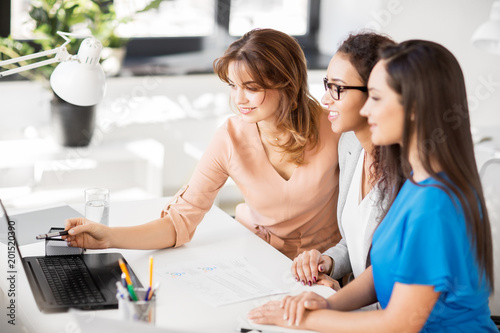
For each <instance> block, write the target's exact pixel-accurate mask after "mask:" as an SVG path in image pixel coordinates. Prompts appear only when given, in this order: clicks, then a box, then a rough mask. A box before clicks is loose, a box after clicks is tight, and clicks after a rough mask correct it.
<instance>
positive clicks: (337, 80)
mask: <svg viewBox="0 0 500 333" xmlns="http://www.w3.org/2000/svg"><path fill="white" fill-rule="evenodd" d="M326 79H327V80H328V82H330V81H335V82H340V83H344V84H346V83H347V82H345V81H344V80H342V79H336V78H333V79H330V78H329V77H328V76H327V77H326Z"/></svg>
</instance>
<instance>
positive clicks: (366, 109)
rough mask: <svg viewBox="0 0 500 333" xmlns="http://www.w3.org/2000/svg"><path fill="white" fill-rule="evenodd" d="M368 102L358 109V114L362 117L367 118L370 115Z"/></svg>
mask: <svg viewBox="0 0 500 333" xmlns="http://www.w3.org/2000/svg"><path fill="white" fill-rule="evenodd" d="M367 105H368V102H366V103H365V104H364V105H363V107H362V108H361V110H359V114H360V115H361V116H363V117H366V118H368V117H369V116H370V107H369V106H368V107H367Z"/></svg>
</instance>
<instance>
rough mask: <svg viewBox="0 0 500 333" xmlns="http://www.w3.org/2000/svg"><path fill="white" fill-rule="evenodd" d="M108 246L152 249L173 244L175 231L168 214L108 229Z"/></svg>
mask: <svg viewBox="0 0 500 333" xmlns="http://www.w3.org/2000/svg"><path fill="white" fill-rule="evenodd" d="M110 232H111V235H110V247H114V248H129V249H130V248H133V249H141V250H152V249H162V248H167V247H172V246H174V245H175V240H176V231H175V228H174V225H173V223H172V220H171V219H170V217H169V216H168V215H166V216H165V217H163V218H160V219H157V220H154V221H151V222H148V223H145V224H141V225H137V226H132V227H115V228H111V230H110Z"/></svg>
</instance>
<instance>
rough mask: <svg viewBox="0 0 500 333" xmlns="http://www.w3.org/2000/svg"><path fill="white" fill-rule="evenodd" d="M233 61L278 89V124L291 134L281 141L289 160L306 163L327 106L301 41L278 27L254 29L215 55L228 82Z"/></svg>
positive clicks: (258, 81) (220, 73)
mask: <svg viewBox="0 0 500 333" xmlns="http://www.w3.org/2000/svg"><path fill="white" fill-rule="evenodd" d="M232 62H234V63H235V64H236V65H237V66H238V68H240V69H241V68H243V67H244V68H245V70H247V71H248V73H249V75H250V76H251V77H252V80H253V81H255V83H256V84H257V85H258V86H259V87H260V88H262V89H264V90H266V89H276V90H278V92H279V94H280V104H279V105H280V109H279V110H278V115H277V128H278V129H280V130H283V131H288V132H290V133H291V137H290V139H289V140H288V142H285V143H284V144H277V145H278V146H279V147H280V148H281V149H283V152H284V153H285V154H286V155H287V160H288V161H290V162H292V163H294V164H296V165H301V164H304V153H305V151H306V149H314V148H315V147H316V146H317V145H318V144H319V121H320V120H319V117H320V115H321V113H322V112H323V108H322V107H321V104H320V103H319V102H318V101H317V100H316V99H315V98H314V97H312V95H311V94H310V92H309V87H308V82H307V63H306V58H305V56H304V52H303V51H302V48H301V47H300V45H299V43H298V42H297V41H296V40H295V38H293V37H291V36H289V35H287V34H285V33H283V32H280V31H277V30H273V29H254V30H251V31H249V32H247V33H246V34H245V35H243V36H242V37H241V38H240V39H238V40H237V41H235V42H233V43H232V44H231V45H230V46H229V48H228V49H227V50H226V52H225V53H224V55H223V56H222V57H220V58H217V59H215V61H214V63H213V67H214V72H215V73H216V74H217V75H218V76H219V78H220V79H221V80H222V81H224V82H226V83H229V80H228V67H229V64H230V63H232Z"/></svg>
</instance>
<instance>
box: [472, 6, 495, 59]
mask: <svg viewBox="0 0 500 333" xmlns="http://www.w3.org/2000/svg"><path fill="white" fill-rule="evenodd" d="M472 43H473V44H474V46H476V47H478V48H480V49H482V50H484V51H487V52H490V53H494V54H500V1H495V2H494V3H493V5H492V7H491V13H490V19H489V20H488V21H486V22H485V23H483V24H481V25H480V26H479V27H478V28H477V29H476V31H475V32H474V35H473V36H472Z"/></svg>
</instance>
